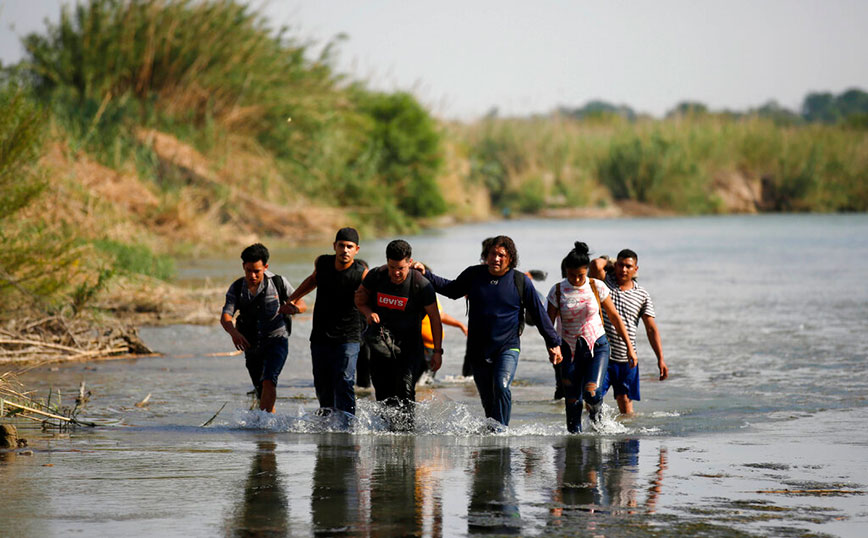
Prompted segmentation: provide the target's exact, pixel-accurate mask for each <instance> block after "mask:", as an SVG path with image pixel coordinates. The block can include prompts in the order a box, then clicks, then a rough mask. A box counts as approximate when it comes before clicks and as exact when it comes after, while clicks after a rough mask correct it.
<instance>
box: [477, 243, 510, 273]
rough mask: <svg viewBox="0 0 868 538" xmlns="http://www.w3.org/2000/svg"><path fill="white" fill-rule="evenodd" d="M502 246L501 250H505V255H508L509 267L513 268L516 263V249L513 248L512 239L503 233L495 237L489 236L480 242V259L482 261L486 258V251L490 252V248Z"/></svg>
mask: <svg viewBox="0 0 868 538" xmlns="http://www.w3.org/2000/svg"><path fill="white" fill-rule="evenodd" d="M498 247H503V250H505V251H506V255H507V256H509V268H510V269H515V266H517V265H518V250H517V249H516V248H515V243H514V242H513V240H512V239H511V238H510V237H508V236H505V235H498V236H497V237H489V238H488V239H486V240H485V241H483V242H482V254H480V259H481V260H482V261H483V262H484V261H486V260H487V259H488V253H489V252H491V250H492V249H495V248H498Z"/></svg>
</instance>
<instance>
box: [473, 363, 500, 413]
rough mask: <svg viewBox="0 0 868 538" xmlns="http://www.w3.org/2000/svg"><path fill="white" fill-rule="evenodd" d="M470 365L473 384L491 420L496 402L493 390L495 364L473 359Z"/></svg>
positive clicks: (483, 408)
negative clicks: (494, 402)
mask: <svg viewBox="0 0 868 538" xmlns="http://www.w3.org/2000/svg"><path fill="white" fill-rule="evenodd" d="M470 364H471V374H473V384H475V385H476V391H477V392H478V393H479V400H480V401H481V402H482V410H483V411H484V412H485V417H486V418H491V416H492V406H493V401H494V393H493V391H492V388H491V387H492V385H493V383H494V381H493V379H494V363H493V361H489V360H488V359H476V360H474V359H471V360H470Z"/></svg>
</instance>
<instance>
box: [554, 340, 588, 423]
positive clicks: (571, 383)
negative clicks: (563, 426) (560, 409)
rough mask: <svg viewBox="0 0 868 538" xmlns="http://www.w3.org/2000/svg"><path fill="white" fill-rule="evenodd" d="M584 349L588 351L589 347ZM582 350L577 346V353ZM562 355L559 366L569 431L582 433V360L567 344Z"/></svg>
mask: <svg viewBox="0 0 868 538" xmlns="http://www.w3.org/2000/svg"><path fill="white" fill-rule="evenodd" d="M584 349H585V350H587V347H585V348H584ZM581 350H582V348H580V347H579V346H576V352H577V353H578V352H580V351H581ZM561 355H563V360H562V361H561V363H560V364H559V365H558V366H559V367H560V372H561V373H560V377H561V385H562V386H563V392H564V400H565V403H564V411H565V413H566V417H567V431H568V432H570V433H578V432H580V431H582V400H581V393H580V387H581V384H582V372H581V369H580V364H581V363H582V360H581V359H580V358H578V357H573V355H572V350H570V346H569V345H567V344H566V343H564V344H562V345H561Z"/></svg>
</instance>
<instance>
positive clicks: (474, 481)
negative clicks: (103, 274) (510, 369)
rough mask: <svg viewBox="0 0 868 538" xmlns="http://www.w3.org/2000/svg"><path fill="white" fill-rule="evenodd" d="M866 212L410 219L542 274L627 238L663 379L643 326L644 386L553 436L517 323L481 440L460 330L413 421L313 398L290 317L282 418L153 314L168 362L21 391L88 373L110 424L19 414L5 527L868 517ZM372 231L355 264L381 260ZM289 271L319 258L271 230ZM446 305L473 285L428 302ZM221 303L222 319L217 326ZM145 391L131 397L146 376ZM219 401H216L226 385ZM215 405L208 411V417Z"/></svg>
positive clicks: (303, 326) (302, 346)
mask: <svg viewBox="0 0 868 538" xmlns="http://www.w3.org/2000/svg"><path fill="white" fill-rule="evenodd" d="M866 232H868V216H866V215H826V216H820V215H797V216H796V215H765V216H744V217H741V216H736V217H701V218H666V219H629V220H572V221H571V220H515V221H506V222H497V223H486V224H477V225H467V226H459V227H454V228H449V229H445V230H441V231H436V232H431V233H427V234H424V235H420V236H415V237H407V238H406V239H408V240H409V241H410V243H411V244H412V245H413V247H414V254H415V258H417V259H419V260H422V261H425V262H426V263H428V264H429V265H431V266H432V267H433V268H434V269H435V270H436V272H438V274H441V275H444V276H453V277H454V276H455V275H457V274H458V272H459V271H460V270H461V269H463V268H464V267H466V266H467V265H470V264H473V263H476V262H477V261H478V258H479V250H480V241H481V240H482V239H483V238H485V237H488V236H491V235H496V234H507V235H510V236H511V237H513V238H514V239H515V241H516V244H517V246H518V249H519V254H520V268H524V269H531V268H533V269H542V270H545V271H548V274H549V278H548V279H547V281H546V282H538V283H537V287H538V289H539V290H540V291H542V292H547V291H548V289H549V288H550V287H551V286H552V285H553V284H554V282H555V281H556V276H557V272H558V267H559V264H560V259H561V258H562V257H563V256H564V255H565V254H566V252H567V251H568V250H569V249H570V248H571V246H572V242H573V241H575V240H577V239H578V240H583V241H585V242H587V243H588V244H589V245H590V246H591V249H592V251H593V253H596V254H610V255H613V254H616V253H617V251H618V250H620V249H621V248H624V247H629V248H632V249H634V250H636V251H637V252H638V253H639V256H640V260H639V266H640V270H639V279H640V283H641V284H642V285H643V286H645V287H646V288H647V289H648V290H649V291H650V292H651V295H652V297H653V299H654V303H655V309H656V313H657V316H658V317H657V323H658V325H659V327H660V330H661V334H662V337H663V347H664V351H665V356H666V360H667V363H668V364H669V367H670V379H669V380H667V381H665V382H659V381H657V380H656V362H655V360H654V355H653V352H652V351H651V349H650V346H649V345H648V343H647V340H646V339H645V336H644V329H643V328H641V327H640V329H639V346H638V352H639V357H640V368H641V372H642V396H643V397H642V400H641V401H640V402H637V403H636V410H637V415H636V416H635V417H632V418H629V419H619V418H617V416H616V415H617V413H616V412H615V411H616V407H615V404H614V400H613V399H612V396H611V395H609V396H608V397H607V400H606V402H607V409H606V416H605V418H604V420H603V423H602V425H601V426H600V428H599V429H598V430H597V431H595V430H593V429H592V428H590V429H586V431H585V433H582V434H579V435H568V434H567V433H566V427H565V421H564V413H563V403H562V401H561V402H558V401H553V400H552V399H551V396H552V392H553V390H554V378H553V374H552V369H551V366H550V365H549V364H548V362H547V359H546V354H545V350H544V348H543V343H542V339H541V338H540V337H539V336H538V335H537V334H536V333H535V330H534V329H533V328H530V327H529V328H528V329H527V330H526V331H525V334H524V336H523V338H522V355H521V360H520V362H519V367H518V371H517V374H516V381H515V384H514V386H513V399H514V406H513V415H512V422H511V427H510V429H509V431H508V432H506V433H500V434H492V433H489V432H488V429H487V428H486V425H485V421H484V420H483V415H482V408H481V405H480V404H479V401H478V398H477V396H476V391H475V388H474V386H473V384H472V382H468V381H467V380H465V379H463V378H461V377H460V369H461V359H462V356H463V349H464V337H463V336H462V335H461V333H460V332H458V331H457V330H455V329H453V328H447V329H446V336H445V343H444V347H445V348H446V354H445V356H444V366H443V368H442V370H441V371H440V372H438V374H437V379H436V382H435V384H434V385H433V386H431V387H423V388H421V389H420V390H419V391H418V395H417V398H418V400H420V403H419V404H418V408H417V425H416V433H414V434H403V433H402V434H396V433H389V432H388V431H387V428H385V426H384V424H383V421H382V419H381V418H380V413H379V409H378V408H377V405H376V404H375V403H374V402H373V398H372V395H370V393H369V392H367V391H361V392H360V395H361V396H360V403H359V413H358V420H357V422H356V424H355V429H354V430H353V431H352V432H346V431H342V430H341V428H340V425H339V424H337V423H335V422H331V421H330V419H329V418H321V417H318V416H316V415H314V413H313V411H314V410H315V409H316V401H315V398H314V391H313V386H312V381H311V374H310V356H309V351H308V344H307V336H308V334H309V332H310V322H311V318H310V316H309V315H306V316H301V317H298V318H297V319H296V321H295V324H294V332H293V335H292V338H291V344H290V357H289V360H288V361H287V365H286V367H285V369H284V372H283V374H282V376H281V379H280V385H279V387H278V396H279V399H278V403H277V413H276V414H275V415H264V414H262V413H260V412H258V411H249V410H248V408H249V403H250V402H249V397H248V396H247V391H248V390H249V389H250V387H249V386H248V385H249V380H247V376H246V372H245V370H244V366H243V359H242V358H241V357H238V356H234V357H231V356H230V357H227V356H220V355H217V356H215V355H214V354H220V353H222V352H226V351H230V350H231V342H230V340H229V338H228V336H227V335H225V333H223V332H222V330H221V329H220V328H219V327H218V326H217V325H216V323H215V325H214V326H204V327H203V326H171V327H163V328H143V329H142V330H141V334H142V336H143V338H144V339H145V340H146V341H147V342H148V343H149V344H150V345H151V346H152V347H153V348H155V349H158V350H160V351H162V352H163V353H164V356H163V357H159V358H147V359H138V360H125V361H108V362H92V363H86V364H73V365H66V366H55V367H44V368H40V369H37V370H33V371H30V372H29V373H27V374H25V375H23V376H21V380H22V381H23V382H24V383H25V384H26V385H28V386H29V387H30V388H33V389H36V390H39V391H43V393H44V392H45V391H47V390H48V388H49V387H54V389H55V390H58V389H60V390H61V392H62V394H63V395H64V398H66V399H67V400H68V399H71V398H72V397H73V396H72V395H73V394H74V393H76V392H77V390H78V385H79V383H80V382H81V381H85V382H86V386H87V387H88V389H89V390H91V391H92V396H91V400H90V402H89V404H88V407H87V409H86V412H85V415H86V418H88V419H91V420H94V421H96V422H98V423H99V424H100V426H99V427H97V428H94V429H78V430H75V431H72V432H69V433H61V434H51V433H41V432H39V431H38V430H26V429H25V430H24V431H23V434H24V436H25V437H28V438H29V439H30V444H31V448H32V449H33V452H34V454H33V455H32V456H23V455H20V454H8V453H7V454H5V455H3V456H0V484H2V490H3V496H2V498H0V520H2V522H0V535H3V536H6V535H8V536H13V535H14V536H61V535H63V536H66V535H70V534H77V533H81V534H92V535H109V534H111V535H124V534H126V535H136V536H139V535H153V536H213V535H229V536H284V535H287V536H310V535H333V534H346V535H351V536H356V535H371V536H391V535H418V536H464V535H468V534H477V533H485V534H518V535H545V536H549V535H589V536H591V535H593V536H620V535H636V536H657V535H671V534H674V533H682V534H702V535H710V536H715V535H726V536H729V535H734V534H735V535H737V534H742V535H769V534H771V535H804V534H819V535H824V534H828V535H840V536H863V535H864V528H865V525H866V524H868V495H866V492H868V465H866V463H868V428H866V426H868V361H866V357H868V331H866V329H868V321H866V320H868V287H866V285H865V276H866V270H865V267H866V264H868V233H866ZM385 243H386V241H379V240H378V241H364V240H363V242H362V252H361V253H360V257H363V258H365V259H366V260H368V261H369V262H370V263H371V264H374V265H376V264H380V263H383V258H384V255H383V252H384V247H385ZM271 247H272V250H273V253H274V255H273V259H272V262H271V268H272V269H273V270H274V271H275V272H278V273H281V274H284V275H286V276H288V278H289V279H290V281H291V282H292V283H293V284H297V283H298V282H300V280H301V279H302V278H303V277H304V276H306V275H307V274H308V273H309V271H310V269H311V267H312V261H313V257H314V256H315V255H316V254H318V253H321V252H327V251H328V245H322V247H321V248H320V249H316V248H313V249H312V248H309V247H308V248H304V249H293V248H289V247H285V246H281V245H271ZM239 264H240V261H238V260H228V261H227V260H208V259H199V260H191V261H190V262H189V263H187V264H186V265H184V266H183V267H182V268H181V271H180V277H179V278H180V279H181V280H184V281H190V282H192V283H196V282H202V281H203V280H205V279H208V280H209V281H211V282H224V281H225V283H226V285H227V286H228V284H229V282H230V281H231V280H232V279H234V278H235V277H236V276H237V275H239V274H240V266H239ZM442 302H443V305H444V308H445V309H446V311H447V312H449V313H450V314H452V315H453V316H455V317H458V318H461V317H463V316H464V312H465V306H464V303H463V301H451V300H449V299H445V298H444V299H442ZM216 317H217V312H215V320H216ZM149 393H150V394H151V398H150V401H149V404H148V405H147V406H144V407H136V406H135V405H134V404H135V403H136V402H139V401H141V400H142V399H143V398H144V397H145V396H146V395H147V394H149ZM227 402H228V403H227ZM224 403H226V407H225V408H224V409H223V410H222V412H221V413H220V414H219V415H218V417H217V418H216V419H215V420H214V422H213V423H212V424H211V425H209V426H208V427H201V426H200V425H201V424H202V423H204V422H205V421H206V420H207V419H208V418H210V417H211V416H212V415H213V414H214V413H215V412H216V411H217V410H218V409H219V408H220V407H221V406H222V405H223V404H224Z"/></svg>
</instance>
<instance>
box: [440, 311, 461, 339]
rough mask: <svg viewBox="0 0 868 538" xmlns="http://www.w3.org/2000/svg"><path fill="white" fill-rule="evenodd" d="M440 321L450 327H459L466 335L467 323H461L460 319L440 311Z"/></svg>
mask: <svg viewBox="0 0 868 538" xmlns="http://www.w3.org/2000/svg"><path fill="white" fill-rule="evenodd" d="M440 321H442V322H443V324H444V325H450V326H452V327H458V328H459V329H461V332H463V333H464V336H467V325H465V324H463V323H461V322H460V321H458V320H457V319H455V318H453V317H452V316H450V315H449V314H447V313H446V312H441V313H440Z"/></svg>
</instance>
